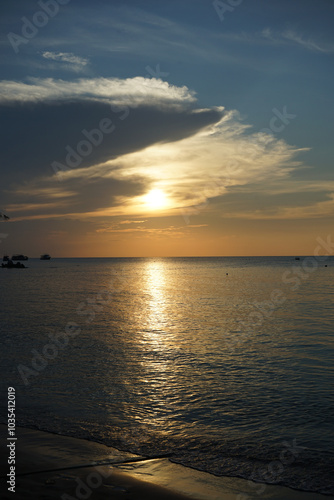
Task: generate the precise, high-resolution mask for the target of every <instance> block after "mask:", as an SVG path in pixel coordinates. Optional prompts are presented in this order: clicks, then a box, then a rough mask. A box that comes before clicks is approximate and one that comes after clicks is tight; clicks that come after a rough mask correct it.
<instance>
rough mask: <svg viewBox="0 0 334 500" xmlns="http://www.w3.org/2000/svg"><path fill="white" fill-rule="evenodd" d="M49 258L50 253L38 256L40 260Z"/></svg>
mask: <svg viewBox="0 0 334 500" xmlns="http://www.w3.org/2000/svg"><path fill="white" fill-rule="evenodd" d="M50 259H51V255H49V254H48V253H44V254H43V255H41V256H40V260H50Z"/></svg>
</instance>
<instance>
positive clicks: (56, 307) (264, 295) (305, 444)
mask: <svg viewBox="0 0 334 500" xmlns="http://www.w3.org/2000/svg"><path fill="white" fill-rule="evenodd" d="M318 264H319V265H317V266H316V267H313V265H314V262H313V264H312V261H311V260H308V261H305V259H304V258H301V260H300V261H295V260H294V258H292V257H277V258H273V257H271V258H268V257H267V258H166V259H130V258H129V259H52V260H51V261H45V262H43V261H39V260H35V259H31V260H29V261H28V263H27V265H28V266H29V268H28V269H22V270H9V269H0V291H1V297H2V298H1V306H2V307H1V340H2V346H3V347H2V354H1V367H0V375H1V379H2V381H3V382H2V396H1V408H2V409H4V411H3V412H2V415H4V419H3V420H2V421H3V422H6V418H5V415H6V411H5V406H6V390H7V386H8V385H11V386H13V387H15V388H16V393H17V417H18V424H20V425H23V426H28V427H32V426H35V427H37V428H39V429H42V430H48V431H52V432H57V433H60V434H65V435H72V436H77V437H82V438H88V439H91V440H95V441H100V442H103V443H105V444H107V445H112V446H115V447H118V448H120V449H124V450H129V451H132V452H139V453H143V454H147V455H154V454H157V453H164V452H171V453H172V454H173V460H175V461H177V462H180V463H183V464H185V465H189V466H192V467H195V468H198V469H201V470H204V471H207V472H211V473H214V474H218V475H232V476H241V477H245V478H251V479H255V480H259V481H263V482H266V483H279V484H284V485H286V486H290V487H293V488H298V489H303V490H306V491H318V492H322V493H332V494H333V493H334V481H333V479H332V471H333V470H334V467H333V466H334V453H333V449H334V448H333V444H334V437H333V427H334V426H333V424H334V409H333V408H334V406H333V399H334V398H333V358H334V349H333V327H334V309H333V303H334V261H333V260H332V259H331V258H328V259H327V260H326V262H319V263H318ZM325 265H327V267H325ZM226 273H228V274H226ZM4 381H5V384H6V385H4Z"/></svg>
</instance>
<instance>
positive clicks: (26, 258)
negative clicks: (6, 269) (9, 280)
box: [12, 253, 28, 260]
mask: <svg viewBox="0 0 334 500" xmlns="http://www.w3.org/2000/svg"><path fill="white" fill-rule="evenodd" d="M12 260H28V257H27V256H26V255H22V254H21V253H17V254H15V255H13V256H12Z"/></svg>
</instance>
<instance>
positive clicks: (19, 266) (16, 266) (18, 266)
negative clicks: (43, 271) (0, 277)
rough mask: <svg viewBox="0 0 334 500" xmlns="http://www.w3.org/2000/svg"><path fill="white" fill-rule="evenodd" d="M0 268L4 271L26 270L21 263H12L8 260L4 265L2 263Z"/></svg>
mask: <svg viewBox="0 0 334 500" xmlns="http://www.w3.org/2000/svg"><path fill="white" fill-rule="evenodd" d="M1 267H5V268H6V269H26V266H25V265H24V264H22V263H21V262H16V263H15V264H14V262H13V261H12V260H8V262H6V264H4V263H3V262H2V263H1Z"/></svg>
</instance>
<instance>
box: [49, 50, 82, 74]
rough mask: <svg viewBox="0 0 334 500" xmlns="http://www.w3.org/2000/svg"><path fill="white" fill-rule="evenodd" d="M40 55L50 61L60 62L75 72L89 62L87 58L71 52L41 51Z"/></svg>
mask: <svg viewBox="0 0 334 500" xmlns="http://www.w3.org/2000/svg"><path fill="white" fill-rule="evenodd" d="M42 57H44V59H50V60H51V61H56V62H59V63H62V66H65V68H67V69H70V70H71V71H74V72H76V73H78V72H80V71H82V70H83V69H85V68H86V66H87V65H88V63H89V60H88V59H86V58H84V57H79V56H76V55H74V54H73V53H72V52H50V51H46V52H43V53H42Z"/></svg>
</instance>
